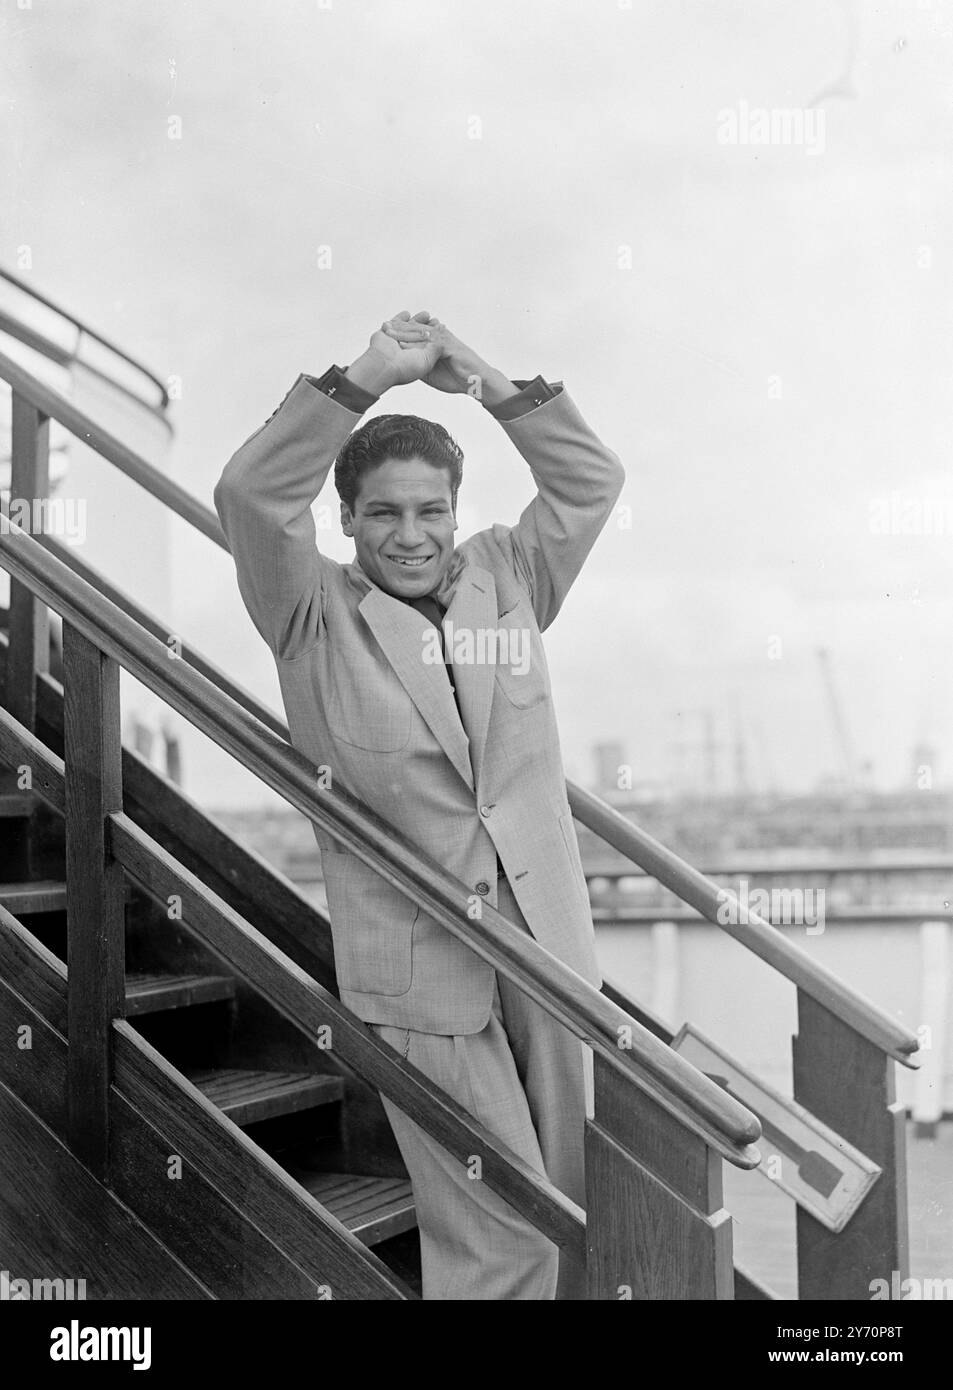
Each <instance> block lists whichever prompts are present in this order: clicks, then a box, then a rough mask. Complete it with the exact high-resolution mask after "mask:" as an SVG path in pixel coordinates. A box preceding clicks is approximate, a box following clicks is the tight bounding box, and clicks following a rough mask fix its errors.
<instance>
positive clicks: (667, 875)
mask: <svg viewBox="0 0 953 1390" xmlns="http://www.w3.org/2000/svg"><path fill="white" fill-rule="evenodd" d="M0 376H5V377H6V379H7V380H8V381H10V382H11V385H13V387H14V389H15V390H16V391H19V392H21V393H22V394H23V395H24V396H25V397H26V399H28V400H29V401H30V402H31V403H32V404H33V405H34V406H36V407H37V408H38V409H39V410H41V411H42V412H43V413H44V414H46V415H49V416H51V417H52V418H53V419H55V420H58V421H59V422H60V423H61V424H63V425H65V426H66V428H68V429H70V430H71V431H72V432H73V433H74V434H80V435H81V436H82V437H84V438H86V439H87V442H89V443H90V445H91V447H92V448H94V449H96V450H97V451H98V452H100V453H101V454H102V455H103V457H104V458H106V459H108V460H109V462H111V463H114V464H115V465H116V467H118V468H120V469H121V470H122V471H123V472H124V473H126V474H127V476H128V477H131V478H133V479H134V480H135V481H136V482H137V483H139V484H140V485H141V486H142V487H143V488H145V489H146V491H148V492H151V493H152V495H153V496H155V497H156V498H158V499H159V500H160V501H162V502H164V503H165V505H166V506H169V507H171V508H172V510H173V511H175V512H176V513H177V514H178V515H179V516H180V517H182V519H183V520H185V521H188V522H189V523H190V524H191V525H193V526H195V527H196V528H197V529H198V530H200V531H202V533H203V534H204V535H207V536H208V537H209V539H210V540H213V541H214V542H215V543H216V545H218V546H220V547H221V548H222V549H224V550H226V551H227V550H228V543H227V541H226V539H225V535H224V533H223V531H222V528H221V526H220V525H219V522H218V518H217V517H216V516H215V515H214V513H213V512H212V511H211V510H210V509H209V508H207V507H204V506H203V505H202V504H201V503H200V502H198V501H197V500H196V499H195V498H194V497H192V496H191V495H190V494H189V493H187V492H185V491H184V489H182V488H180V487H178V486H177V485H176V484H175V483H172V482H171V481H170V480H169V479H167V478H165V477H164V476H163V475H162V474H161V473H160V472H159V471H158V469H156V468H154V467H153V466H152V465H151V464H150V463H148V462H147V461H146V460H145V459H143V458H141V457H140V456H139V455H137V454H136V453H135V452H134V451H133V450H131V449H128V448H127V447H126V446H125V445H124V444H121V443H120V442H119V441H118V440H116V439H114V438H113V437H112V436H110V435H107V434H105V432H104V431H102V430H100V429H99V427H98V426H97V425H96V424H95V422H94V421H92V420H91V419H90V418H89V417H88V416H86V415H84V414H83V413H82V412H81V411H79V410H77V409H76V408H75V407H74V406H73V405H72V404H71V403H70V402H69V401H67V400H66V398H65V397H64V396H61V395H60V393H59V392H57V391H54V390H53V388H52V387H48V386H46V385H45V384H44V383H43V382H40V381H39V380H38V379H37V378H36V377H34V376H33V375H32V374H31V373H29V372H27V371H25V370H24V369H23V368H22V367H20V366H19V364H18V363H15V362H13V361H12V359H10V358H8V357H6V356H4V354H3V353H0ZM53 606H54V607H55V604H54V605H53ZM230 684H231V683H230ZM233 690H234V685H233ZM232 698H235V699H236V702H237V703H238V704H240V705H241V706H242V707H243V708H244V709H246V710H248V711H249V712H250V713H253V714H254V715H255V717H256V719H257V718H260V714H259V710H260V708H261V707H260V706H259V707H258V709H255V708H253V705H257V702H254V701H253V702H252V704H249V703H248V700H246V699H238V698H237V697H236V696H235V695H234V694H233V695H232ZM249 698H250V697H249ZM273 720H274V716H271V717H270V718H269V719H267V720H266V721H264V722H266V723H267V725H268V727H269V728H272V729H274V723H273ZM284 728H285V726H284V725H282V729H283V730H284ZM283 736H284V738H285V739H288V734H287V731H286V730H285V732H284V734H283ZM566 788H567V793H568V797H569V804H570V807H571V809H572V812H573V815H574V816H575V817H576V819H577V820H578V821H579V822H580V824H582V825H585V826H586V827H587V828H588V829H590V830H592V831H594V833H595V834H597V835H599V836H600V838H602V839H603V840H605V841H606V842H607V843H608V844H610V845H612V846H613V848H615V849H617V850H619V852H620V853H622V854H624V855H625V856H626V857H627V858H628V859H630V860H631V861H632V862H633V863H634V864H637V865H639V866H640V867H641V868H643V869H644V870H645V872H646V873H648V874H651V875H652V877H654V878H656V879H658V881H659V882H660V883H662V884H664V886H665V887H667V888H670V889H671V890H672V891H673V892H674V893H676V894H677V895H678V896H679V897H680V898H681V899H682V900H683V901H684V902H687V903H689V904H690V905H691V906H693V907H696V908H697V909H698V911H699V912H700V913H701V915H702V916H703V917H705V918H707V920H708V921H710V922H712V923H713V924H714V925H715V926H719V927H722V928H723V930H725V931H727V932H728V934H729V935H730V936H733V937H734V938H735V940H737V941H739V942H740V943H741V944H742V945H744V946H747V947H748V948H749V949H750V950H752V951H754V952H755V954H756V955H757V956H759V957H760V958H761V959H762V960H764V961H765V962H766V963H767V964H768V965H770V966H771V967H772V968H773V969H775V970H777V971H778V973H779V974H781V975H784V976H785V977H786V978H787V979H789V980H791V981H792V982H793V983H794V984H796V985H797V986H798V987H799V988H800V989H803V990H804V991H805V992H806V993H807V994H809V995H811V997H812V998H814V999H816V1000H817V1001H818V1002H819V1003H821V1004H823V1005H825V1007H827V1008H828V1009H830V1010H831V1012H832V1013H834V1014H836V1015H837V1017H839V1018H841V1019H842V1020H843V1021H844V1022H846V1023H848V1024H850V1025H851V1026H852V1027H855V1028H857V1030H858V1031H859V1032H861V1033H862V1034H863V1036H864V1037H865V1038H867V1039H868V1041H871V1042H874V1043H875V1044H876V1045H877V1046H878V1047H881V1048H883V1050H884V1051H885V1052H887V1053H888V1054H889V1055H890V1056H892V1057H894V1058H895V1059H896V1060H897V1061H899V1062H901V1063H903V1065H904V1066H907V1067H909V1066H915V1065H916V1063H915V1062H912V1061H911V1057H912V1054H913V1053H915V1052H916V1051H917V1050H918V1047H919V1041H918V1039H917V1038H916V1036H915V1035H914V1034H913V1033H911V1032H910V1031H909V1030H908V1029H905V1028H903V1027H901V1026H900V1024H898V1023H897V1022H896V1021H895V1020H894V1019H892V1018H891V1017H890V1015H889V1014H887V1013H886V1011H885V1010H883V1009H880V1008H879V1007H878V1006H877V1005H876V1004H874V1003H873V1002H872V1001H871V1000H869V999H867V998H865V997H864V996H863V995H861V994H860V993H859V992H858V991H856V990H854V989H852V988H851V987H850V986H848V985H846V984H844V983H843V981H841V980H839V979H838V978H837V976H836V975H834V974H833V973H832V972H831V971H829V970H827V969H825V967H824V966H822V965H820V964H819V962H817V961H815V960H813V959H812V958H811V957H810V956H809V955H808V954H807V953H806V952H805V951H802V950H801V949H800V947H798V946H796V945H794V943H793V942H790V941H787V940H786V939H785V938H784V937H782V936H781V935H780V934H779V933H778V932H777V931H776V930H775V929H774V928H773V927H772V926H771V924H770V923H769V922H767V921H765V920H764V919H763V918H759V917H758V916H757V914H756V913H753V912H749V913H748V925H747V926H745V927H732V926H731V925H728V924H726V923H724V922H721V921H719V920H718V916H717V908H718V906H720V905H721V904H722V903H724V902H726V901H727V900H728V899H727V898H726V896H725V895H726V894H728V890H727V889H721V888H719V887H718V885H717V884H715V883H713V882H712V881H711V880H710V879H708V878H706V877H705V875H704V874H701V873H699V872H698V870H697V869H694V868H692V866H691V865H690V864H688V863H686V861H685V860H683V859H681V858H680V857H679V856H678V855H676V854H674V853H673V852H672V851H671V850H668V849H666V848H665V846H664V845H662V844H660V843H659V842H658V841H657V840H655V839H653V838H652V836H650V835H647V834H646V833H645V832H644V831H642V830H639V829H638V828H637V827H636V826H635V825H634V824H633V823H632V822H631V821H629V820H626V818H625V817H624V816H622V815H620V814H619V812H618V811H615V810H613V808H612V807H611V806H609V805H607V804H606V803H605V802H603V801H601V800H600V799H599V798H598V797H596V796H594V795H593V794H592V793H591V792H587V791H585V790H584V789H583V788H581V787H579V786H577V785H576V784H575V783H573V782H569V781H567V783H566ZM306 814H307V813H306ZM365 814H369V812H367V811H366V808H365Z"/></svg>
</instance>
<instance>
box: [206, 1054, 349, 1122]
mask: <svg viewBox="0 0 953 1390" xmlns="http://www.w3.org/2000/svg"><path fill="white" fill-rule="evenodd" d="M183 1074H184V1075H185V1076H187V1077H188V1079H189V1080H190V1081H191V1082H192V1085H193V1086H197V1087H198V1089H199V1090H200V1091H201V1092H202V1094H203V1095H204V1096H206V1097H207V1099H208V1100H210V1101H211V1102H212V1104H213V1105H217V1106H218V1108H219V1109H220V1110H222V1111H224V1113H225V1114H226V1115H227V1116H228V1118H229V1119H230V1120H233V1121H234V1122H235V1124H237V1125H250V1124H254V1123H256V1121H258V1120H270V1119H272V1118H273V1117H274V1116H275V1115H290V1114H293V1113H294V1112H296V1111H299V1110H311V1109H313V1107H314V1106H316V1105H328V1104H330V1102H332V1101H335V1100H341V1098H342V1097H343V1095H344V1078H343V1077H341V1076H325V1075H323V1074H321V1073H314V1072H292V1071H251V1070H246V1069H244V1068H238V1067H225V1068H220V1067H212V1068H206V1069H203V1070H201V1071H185V1072H184V1073H183Z"/></svg>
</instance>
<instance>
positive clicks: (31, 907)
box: [0, 879, 66, 917]
mask: <svg viewBox="0 0 953 1390" xmlns="http://www.w3.org/2000/svg"><path fill="white" fill-rule="evenodd" d="M0 907H5V908H6V909H7V911H8V912H12V913H13V915H14V917H29V916H30V914H31V913H33V912H65V911H66V884H65V883H57V882H56V881H55V879H37V880H35V881H33V882H30V883H0Z"/></svg>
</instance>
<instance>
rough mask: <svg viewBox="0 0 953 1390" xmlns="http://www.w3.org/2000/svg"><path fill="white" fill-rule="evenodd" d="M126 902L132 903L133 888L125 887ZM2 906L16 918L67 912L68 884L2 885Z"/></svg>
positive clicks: (41, 880) (50, 881)
mask: <svg viewBox="0 0 953 1390" xmlns="http://www.w3.org/2000/svg"><path fill="white" fill-rule="evenodd" d="M123 894H124V900H125V902H127V903H129V902H131V901H132V896H133V887H132V884H131V883H128V882H126V883H125V884H124V885H123ZM0 905H2V906H3V907H5V908H6V909H7V911H8V912H12V913H13V915H14V917H29V915H30V913H31V912H65V911H66V884H65V883H63V882H62V881H61V880H58V879H53V878H38V879H31V880H29V881H27V882H24V883H0Z"/></svg>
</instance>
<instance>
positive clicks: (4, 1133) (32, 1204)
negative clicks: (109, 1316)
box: [0, 1083, 211, 1300]
mask: <svg viewBox="0 0 953 1390" xmlns="http://www.w3.org/2000/svg"><path fill="white" fill-rule="evenodd" d="M0 1264H2V1266H3V1267H4V1268H5V1269H6V1270H7V1272H8V1274H9V1276H10V1277H11V1278H23V1279H56V1278H62V1279H74V1280H75V1279H85V1280H86V1298H87V1299H118V1298H130V1299H149V1300H152V1299H163V1300H164V1299H202V1300H207V1299H208V1298H210V1297H211V1294H210V1293H209V1291H208V1289H207V1288H205V1287H204V1286H203V1285H202V1284H201V1283H200V1282H199V1281H198V1280H197V1279H196V1278H195V1277H194V1276H193V1275H192V1274H190V1273H189V1271H188V1270H187V1269H186V1268H185V1267H184V1266H183V1265H182V1264H181V1263H180V1262H179V1260H177V1259H176V1257H175V1256H174V1255H173V1254H172V1252H171V1251H170V1250H168V1249H167V1248H166V1247H165V1246H164V1245H163V1244H162V1242H161V1241H160V1240H158V1239H157V1237H156V1236H155V1235H154V1233H152V1232H150V1231H148V1230H147V1229H146V1227H145V1226H144V1225H143V1224H142V1222H141V1221H140V1220H139V1219H138V1217H137V1216H136V1215H135V1214H134V1213H133V1212H132V1211H131V1210H130V1209H129V1208H128V1207H127V1206H125V1205H124V1204H123V1203H122V1202H121V1201H120V1200H119V1198H118V1197H117V1196H116V1195H115V1194H113V1193H111V1192H110V1191H109V1190H108V1189H107V1188H105V1187H103V1186H102V1184H101V1183H99V1182H97V1181H96V1179H95V1178H94V1177H93V1176H92V1174H91V1173H89V1172H88V1171H87V1169H85V1168H84V1167H83V1165H82V1164H81V1163H80V1162H79V1160H78V1159H77V1158H75V1157H74V1155H73V1154H71V1153H70V1151H69V1149H68V1148H67V1147H66V1145H65V1144H64V1143H63V1142H62V1140H61V1139H59V1138H58V1137H57V1136H56V1135H55V1134H54V1133H53V1131H52V1130H51V1129H50V1128H49V1127H48V1126H47V1125H45V1124H44V1123H43V1121H42V1120H41V1119H40V1118H38V1117H37V1116H36V1115H35V1114H33V1113H32V1112H31V1111H30V1109H29V1108H28V1107H27V1106H26V1105H25V1104H24V1103H23V1101H22V1100H21V1099H19V1098H18V1097H17V1096H16V1095H15V1094H14V1093H13V1092H12V1091H11V1090H9V1089H8V1088H7V1087H6V1086H5V1085H3V1084H2V1083H0Z"/></svg>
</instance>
